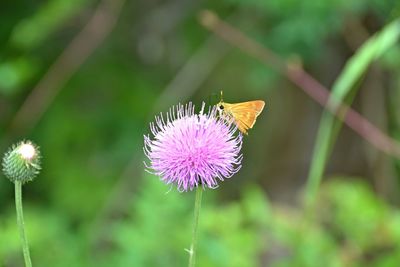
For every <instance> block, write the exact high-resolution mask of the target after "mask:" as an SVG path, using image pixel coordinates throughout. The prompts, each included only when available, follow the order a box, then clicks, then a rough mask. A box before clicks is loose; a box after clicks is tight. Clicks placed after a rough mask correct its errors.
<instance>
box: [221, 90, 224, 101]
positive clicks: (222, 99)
mask: <svg viewBox="0 0 400 267" xmlns="http://www.w3.org/2000/svg"><path fill="white" fill-rule="evenodd" d="M221 102H224V98H223V93H222V90H221Z"/></svg>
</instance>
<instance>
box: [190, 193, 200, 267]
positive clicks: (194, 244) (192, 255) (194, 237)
mask: <svg viewBox="0 0 400 267" xmlns="http://www.w3.org/2000/svg"><path fill="white" fill-rule="evenodd" d="M202 195H203V187H202V186H201V185H200V186H197V189H196V199H195V202H194V222H193V232H192V245H191V246H190V250H189V267H194V266H195V261H196V250H197V229H198V226H199V215H200V207H201V197H202Z"/></svg>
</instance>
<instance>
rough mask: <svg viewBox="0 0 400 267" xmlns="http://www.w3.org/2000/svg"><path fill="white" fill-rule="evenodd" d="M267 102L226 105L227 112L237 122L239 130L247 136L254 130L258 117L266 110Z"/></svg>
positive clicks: (255, 101)
mask: <svg viewBox="0 0 400 267" xmlns="http://www.w3.org/2000/svg"><path fill="white" fill-rule="evenodd" d="M264 106H265V102H264V101H262V100H254V101H248V102H241V103H235V104H229V103H224V107H225V112H227V113H228V114H230V115H231V116H232V117H233V118H234V119H235V122H236V125H237V127H238V129H239V130H240V131H241V132H242V133H244V134H247V130H248V129H251V128H253V126H254V124H255V122H256V120H257V117H258V115H260V113H261V112H262V110H263V109H264Z"/></svg>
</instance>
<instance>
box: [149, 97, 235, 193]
mask: <svg viewBox="0 0 400 267" xmlns="http://www.w3.org/2000/svg"><path fill="white" fill-rule="evenodd" d="M204 106H205V105H204V103H203V105H202V109H201V111H200V113H199V114H195V113H194V105H192V104H191V103H189V104H187V105H186V106H183V105H178V106H176V107H173V108H171V109H170V112H169V113H167V115H166V120H164V117H163V115H162V114H160V116H158V117H156V121H155V123H151V124H150V129H151V132H152V134H153V138H150V137H149V136H144V143H145V145H144V152H145V154H146V156H147V157H148V158H149V160H150V165H149V166H147V165H146V167H147V170H148V171H149V172H151V173H153V174H156V175H158V176H160V177H161V180H162V181H164V182H165V183H167V184H172V183H173V184H176V186H177V188H178V190H179V191H188V190H192V189H193V188H195V187H197V186H199V185H201V186H203V187H205V186H207V187H209V188H216V187H217V186H218V180H221V181H223V180H224V179H225V178H230V177H231V176H232V175H234V174H235V173H236V172H238V171H239V169H240V167H241V161H242V154H240V149H241V147H242V135H241V134H240V133H239V134H238V135H235V132H236V126H235V125H234V124H232V123H231V122H226V121H225V120H223V119H221V118H219V117H218V116H217V109H216V107H213V108H211V109H210V110H209V112H208V113H207V114H204Z"/></svg>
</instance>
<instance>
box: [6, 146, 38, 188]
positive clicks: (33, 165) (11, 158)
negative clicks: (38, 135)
mask: <svg viewBox="0 0 400 267" xmlns="http://www.w3.org/2000/svg"><path fill="white" fill-rule="evenodd" d="M39 171H40V151H39V148H38V147H37V146H36V145H35V144H33V143H32V142H30V141H23V142H20V143H18V144H17V145H13V146H12V147H11V148H10V149H9V151H8V152H7V153H6V154H5V155H4V157H3V172H4V174H5V176H6V177H7V178H8V179H10V180H11V181H12V182H15V181H20V182H21V183H26V182H29V181H32V180H33V179H34V178H35V177H36V176H37V175H38V174H39Z"/></svg>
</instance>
